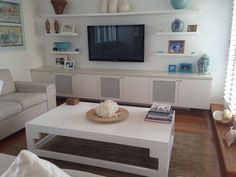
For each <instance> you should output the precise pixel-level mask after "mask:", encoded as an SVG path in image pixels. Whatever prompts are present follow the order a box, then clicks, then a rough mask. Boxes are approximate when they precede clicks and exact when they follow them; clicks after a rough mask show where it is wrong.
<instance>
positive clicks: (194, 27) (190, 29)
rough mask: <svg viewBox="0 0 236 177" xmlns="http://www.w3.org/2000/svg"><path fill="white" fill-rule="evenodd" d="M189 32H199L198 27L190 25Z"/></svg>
mask: <svg viewBox="0 0 236 177" xmlns="http://www.w3.org/2000/svg"><path fill="white" fill-rule="evenodd" d="M187 32H197V25H188V28H187Z"/></svg>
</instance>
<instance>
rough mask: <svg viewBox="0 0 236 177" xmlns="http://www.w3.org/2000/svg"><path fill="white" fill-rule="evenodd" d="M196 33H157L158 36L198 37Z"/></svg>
mask: <svg viewBox="0 0 236 177" xmlns="http://www.w3.org/2000/svg"><path fill="white" fill-rule="evenodd" d="M198 34H199V33H198V32H157V33H156V35H158V36H179V35H198Z"/></svg>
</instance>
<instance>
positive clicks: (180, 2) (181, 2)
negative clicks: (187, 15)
mask: <svg viewBox="0 0 236 177" xmlns="http://www.w3.org/2000/svg"><path fill="white" fill-rule="evenodd" d="M170 2H171V5H172V7H173V8H174V9H184V8H185V7H186V5H187V3H188V0H171V1H170Z"/></svg>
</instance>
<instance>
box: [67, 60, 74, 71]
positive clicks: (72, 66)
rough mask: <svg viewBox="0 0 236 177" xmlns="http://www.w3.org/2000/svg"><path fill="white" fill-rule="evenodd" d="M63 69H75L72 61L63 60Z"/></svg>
mask: <svg viewBox="0 0 236 177" xmlns="http://www.w3.org/2000/svg"><path fill="white" fill-rule="evenodd" d="M65 69H75V62H74V61H65Z"/></svg>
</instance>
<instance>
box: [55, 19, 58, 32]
mask: <svg viewBox="0 0 236 177" xmlns="http://www.w3.org/2000/svg"><path fill="white" fill-rule="evenodd" d="M54 30H55V33H59V23H58V21H57V20H55V21H54Z"/></svg>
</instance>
